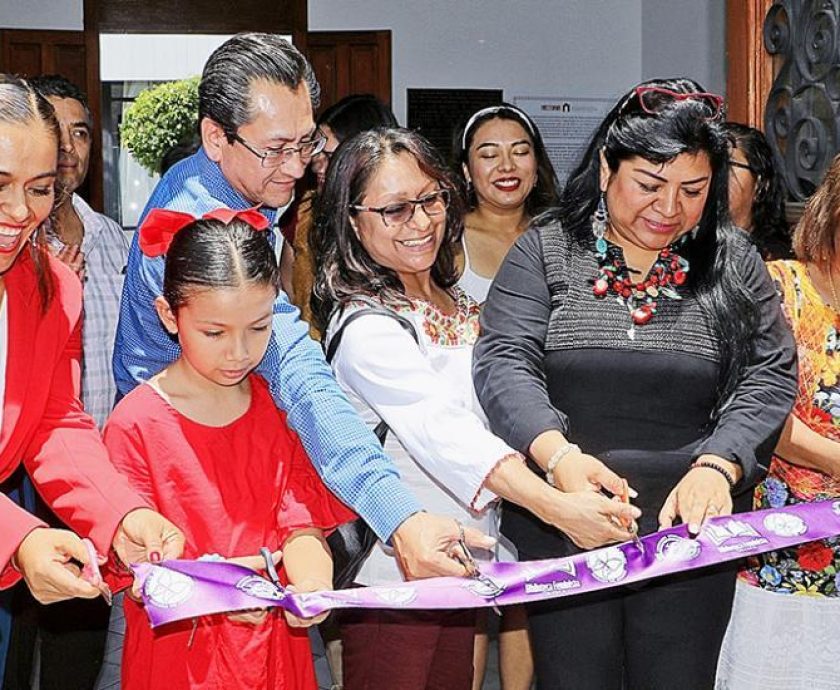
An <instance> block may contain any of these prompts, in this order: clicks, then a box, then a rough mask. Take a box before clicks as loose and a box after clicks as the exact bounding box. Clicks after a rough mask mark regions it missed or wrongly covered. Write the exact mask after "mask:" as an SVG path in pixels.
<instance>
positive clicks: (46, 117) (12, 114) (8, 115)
mask: <svg viewBox="0 0 840 690" xmlns="http://www.w3.org/2000/svg"><path fill="white" fill-rule="evenodd" d="M31 122H39V123H40V124H41V125H43V127H44V128H45V129H46V130H47V132H48V134H49V135H51V136H52V137H53V138H54V139H55V155H56V160H58V146H59V141H60V134H59V128H58V120H57V119H56V117H55V110H54V109H53V107H52V105H50V102H49V101H48V100H47V99H46V98H44V97H43V96H42V95H41V94H39V93H38V92H37V91H36V90H35V89H34V88H32V86H31V85H30V84H29V83H28V82H26V81H24V80H23V79H20V78H18V77H15V76H13V75H11V74H1V73H0V123H5V124H11V125H25V124H29V123H31ZM29 251H30V253H31V255H32V260H33V262H34V263H35V275H36V277H37V281H38V296H39V297H40V300H41V311H42V312H45V311H46V310H47V308H48V307H49V306H50V302H52V298H53V296H54V294H55V278H54V276H53V274H52V269H50V265H49V259H48V249H47V239H46V229H45V227H44V225H43V224H42V225H41V227H39V228H38V229H37V230H36V231H35V234H34V235H33V236H32V243H31V244H30V249H29Z"/></svg>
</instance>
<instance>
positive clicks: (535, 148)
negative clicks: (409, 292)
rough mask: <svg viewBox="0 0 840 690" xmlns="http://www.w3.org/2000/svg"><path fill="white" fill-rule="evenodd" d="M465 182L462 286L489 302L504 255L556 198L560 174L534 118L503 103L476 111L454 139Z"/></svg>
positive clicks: (480, 299)
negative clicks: (553, 164) (555, 171)
mask: <svg viewBox="0 0 840 690" xmlns="http://www.w3.org/2000/svg"><path fill="white" fill-rule="evenodd" d="M452 158H453V160H454V161H457V163H459V165H458V171H457V172H458V173H459V174H460V175H462V176H463V178H464V181H465V183H466V202H467V210H468V213H467V216H466V218H465V229H464V239H463V273H462V276H461V280H460V283H459V284H460V286H461V287H462V288H463V289H464V291H465V292H466V293H467V294H469V295H471V296H472V297H474V298H475V299H476V300H478V301H479V302H484V300H485V299H486V298H487V292H488V290H489V289H490V283H491V282H493V278H494V276H495V275H496V271H497V270H498V269H499V266H501V264H502V260H503V259H504V258H505V256H506V255H507V253H508V250H509V249H510V248H511V247H512V246H513V243H514V242H515V241H516V239H517V238H518V237H519V236H520V235H521V234H522V233H523V232H524V231H525V228H526V227H527V226H528V223H529V222H530V220H531V218H533V217H534V216H536V215H537V214H539V213H541V212H542V211H544V210H545V209H547V208H549V207H551V206H553V205H554V204H555V203H556V201H557V176H556V175H555V174H554V168H553V167H552V165H551V161H550V160H549V158H548V153H547V152H546V150H545V146H544V145H543V141H542V137H541V136H540V133H539V130H538V129H537V128H536V126H535V124H534V123H533V121H532V120H531V119H530V118H529V117H528V116H527V115H526V114H525V113H524V112H522V111H521V110H520V109H519V108H516V107H514V106H512V105H508V104H506V103H503V104H501V105H497V106H490V107H489V108H482V109H481V110H479V111H477V112H476V113H474V114H473V115H472V116H471V117H470V119H469V120H468V121H467V124H466V125H465V126H464V129H463V130H462V131H461V132H460V133H459V135H458V137H457V139H456V141H455V150H454V151H453V157H452Z"/></svg>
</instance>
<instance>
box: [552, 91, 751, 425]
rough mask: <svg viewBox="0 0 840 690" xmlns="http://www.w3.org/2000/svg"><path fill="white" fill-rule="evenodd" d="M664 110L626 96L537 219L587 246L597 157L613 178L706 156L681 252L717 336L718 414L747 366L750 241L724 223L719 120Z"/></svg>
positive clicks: (679, 108) (679, 105)
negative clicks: (705, 181)
mask: <svg viewBox="0 0 840 690" xmlns="http://www.w3.org/2000/svg"><path fill="white" fill-rule="evenodd" d="M641 86H655V87H659V88H663V89H668V90H670V91H674V92H677V93H697V92H703V91H705V89H703V88H702V87H701V86H700V84H698V83H697V82H695V81H693V80H691V79H685V78H676V79H655V80H651V81H647V82H644V83H643V84H641ZM661 105H662V107H661V109H660V110H659V111H658V112H657V114H649V113H647V112H645V111H644V110H643V109H642V107H641V104H640V102H639V97H638V96H637V95H636V90H635V88H634V89H633V90H631V91H630V92H628V93H627V94H625V95H624V96H623V97H622V98H621V99H620V100H619V101H618V103H617V104H616V105H615V107H613V109H612V110H611V111H610V113H609V114H608V115H607V117H606V118H605V119H604V121H603V122H602V123H601V125H600V127H599V128H598V130H597V131H596V132H595V135H594V136H593V138H592V141H591V142H590V144H589V146H588V147H587V149H586V151H585V153H584V154H583V158H582V160H581V162H580V163H579V164H578V166H577V168H576V169H575V170H574V171H573V172H572V173H571V175H570V177H569V179H568V182H567V183H566V187H565V188H564V190H563V193H562V195H561V198H560V204H559V206H558V208H557V209H556V210H555V211H551V212H548V213H546V214H544V215H543V216H541V217H540V218H539V219H537V223H538V224H540V225H546V224H557V223H560V224H562V227H563V231H566V232H569V233H570V234H571V236H572V238H573V239H574V241H575V242H577V243H578V244H580V245H582V246H589V245H590V244H591V242H592V229H591V216H592V214H593V213H594V211H595V208H596V206H597V204H598V199H599V197H600V195H601V188H600V166H601V163H600V154H601V152H603V154H604V157H605V159H606V162H607V165H608V166H609V168H610V170H611V171H612V172H613V173H615V172H616V171H617V170H618V168H619V166H620V165H621V163H622V162H624V161H627V160H629V159H631V158H634V157H636V156H639V157H641V158H644V159H645V160H648V161H650V162H653V163H657V164H661V165H665V164H666V163H669V162H670V161H672V160H674V159H675V158H676V157H677V156H679V155H680V154H683V153H687V154H697V153H705V154H706V155H707V156H708V157H709V162H710V163H711V168H712V179H711V182H710V185H709V194H708V198H707V199H706V205H705V207H704V208H703V214H702V216H701V218H700V223H699V224H698V226H697V228H696V230H695V231H694V232H693V233H692V236H691V237H690V239H689V241H688V242H687V243H686V245H685V246H684V247H683V249H682V250H681V251H680V253H681V254H682V255H683V256H684V257H685V258H687V259H688V260H689V262H690V266H691V271H690V272H689V274H688V275H689V283H688V284H689V286H691V287H692V288H693V290H694V291H695V294H696V295H697V299H698V301H699V303H700V305H701V307H702V309H703V310H704V312H705V313H706V314H707V315H708V317H709V319H710V321H711V323H712V325H713V328H714V330H715V332H716V335H717V340H718V348H719V351H720V374H719V379H718V392H719V396H718V407H717V410H716V412H715V414H719V413H720V411H721V408H722V406H724V405H725V404H726V402H727V400H728V399H729V396H730V395H731V393H732V391H733V390H734V389H735V386H736V384H737V381H738V377H739V376H740V373H741V371H742V369H743V367H744V365H745V364H746V362H747V358H748V357H749V354H750V347H751V345H750V343H751V339H752V335H753V333H754V331H755V328H756V325H757V323H758V305H757V304H756V303H755V300H754V298H753V296H752V295H751V294H750V293H749V291H748V290H747V289H746V288H745V287H744V281H743V279H742V277H741V274H742V269H741V262H742V259H743V256H744V250H745V248H746V247H747V244H748V240H747V239H746V238H745V236H744V233H743V232H742V231H740V230H738V229H737V228H734V227H733V226H732V224H731V222H730V220H729V195H728V183H729V167H728V162H727V161H728V142H727V138H726V134H725V133H724V131H723V128H722V126H721V122H720V121H719V120H718V119H717V118H713V117H710V116H711V115H713V113H712V112H711V111H710V108H709V106H708V105H706V104H704V103H702V102H700V101H696V100H683V101H674V102H672V103H671V104H670V105H666V104H661ZM558 230H559V228H558Z"/></svg>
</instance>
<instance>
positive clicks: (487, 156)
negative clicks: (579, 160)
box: [453, 104, 557, 690]
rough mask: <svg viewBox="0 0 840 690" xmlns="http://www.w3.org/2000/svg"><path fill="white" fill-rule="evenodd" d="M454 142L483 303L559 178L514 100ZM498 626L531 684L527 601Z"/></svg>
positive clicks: (518, 670) (507, 679) (479, 651)
mask: <svg viewBox="0 0 840 690" xmlns="http://www.w3.org/2000/svg"><path fill="white" fill-rule="evenodd" d="M454 148H455V150H454V151H453V154H454V155H453V160H455V161H457V162H458V163H459V164H460V165H459V166H458V170H457V172H458V174H460V175H462V176H463V178H464V180H465V182H466V205H467V209H468V213H467V215H466V217H465V219H464V221H465V228H464V235H463V239H462V244H461V246H462V254H461V256H462V262H463V270H462V273H461V278H460V280H459V281H458V284H459V286H460V287H461V288H462V289H463V290H464V292H466V293H467V294H468V295H470V296H471V297H474V298H475V299H476V300H477V301H478V302H479V303H483V302H484V300H485V299H487V292H488V291H489V290H490V283H492V282H493V278H494V277H495V275H496V271H497V270H498V269H499V266H501V264H502V261H503V260H504V258H505V256H506V255H507V253H508V250H509V249H510V248H511V247H512V246H513V243H514V242H515V241H516V239H517V238H518V237H519V236H520V235H521V234H522V233H523V232H524V231H525V228H526V227H527V226H528V223H529V222H530V220H531V218H533V217H534V216H535V215H537V214H538V213H540V212H542V211H543V210H545V209H546V208H548V207H550V206H552V205H554V203H555V202H556V199H557V178H556V176H555V174H554V168H553V167H552V165H551V161H550V160H549V158H548V154H547V153H546V150H545V146H544V145H543V141H542V138H541V137H540V133H539V130H538V129H537V128H536V126H535V125H534V123H533V122H532V121H531V119H530V118H529V117H528V116H527V115H526V114H525V113H524V112H522V111H521V110H520V109H519V108H515V107H514V106H512V105H508V104H502V105H496V106H490V107H488V108H482V109H481V110H478V111H477V112H475V113H473V115H472V116H471V117H470V118H469V120H467V123H466V125H465V126H464V128H463V129H462V130H461V131H460V132H459V133H458V135H457V139H456V141H455V147H454ZM514 552H515V550H514V547H513V545H512V544H511V543H510V542H507V540H505V539H504V538H503V539H502V541H501V543H500V545H499V557H500V559H502V560H515V553H514ZM486 621H487V619H486V617H485V616H480V618H479V634H478V636H477V637H476V646H475V650H476V653H475V677H474V681H473V688H480V687H481V685H482V682H483V680H484V668H485V665H486V658H487V634H486V632H485V628H486ZM500 628H501V630H500V634H499V666H500V668H499V671H500V673H501V677H502V681H503V685H504V687H505V688H509V689H510V690H527V689H528V688H530V687H531V680H532V678H533V672H534V667H533V662H532V660H531V643H530V640H529V636H528V620H527V617H526V615H525V608H524V607H522V606H514V607H509V608H507V609H505V611H504V614H503V617H502V620H501V623H500Z"/></svg>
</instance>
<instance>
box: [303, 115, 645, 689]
mask: <svg viewBox="0 0 840 690" xmlns="http://www.w3.org/2000/svg"><path fill="white" fill-rule="evenodd" d="M454 190H455V183H454V181H453V179H452V176H451V174H450V173H449V172H448V171H447V170H446V168H445V166H444V163H443V161H442V160H441V159H440V157H439V155H438V154H437V153H436V152H435V150H434V149H433V147H432V146H431V144H429V142H428V141H426V140H425V139H424V138H423V137H421V136H420V135H419V134H416V133H414V132H409V131H407V130H400V129H390V130H376V131H373V132H367V133H364V134H360V135H358V136H356V137H353V138H352V139H350V140H348V141H345V142H344V143H342V145H341V147H340V148H339V149H338V151H337V152H336V155H335V156H334V158H333V161H332V163H331V164H330V168H329V170H328V171H327V179H326V184H325V186H324V190H323V192H322V193H321V195H320V197H319V199H318V206H317V210H316V223H315V227H314V233H315V236H314V244H313V246H314V247H315V248H316V265H317V266H318V274H317V277H316V281H315V291H314V297H315V298H314V300H313V306H314V313H315V317H316V320H317V322H318V324H319V325H320V327H321V328H323V329H324V332H325V334H326V338H325V344H326V347H327V358H328V359H330V360H331V362H332V365H333V369H334V371H335V375H336V379H337V380H338V382H339V384H340V385H341V386H342V388H344V390H345V391H346V392H347V394H348V397H349V398H350V400H351V402H352V403H353V405H354V407H355V408H356V409H357V410H358V411H359V413H360V415H361V416H362V418H363V419H364V420H365V421H366V422H367V423H368V424H369V425H370V426H371V427H378V428H379V429H380V430H381V431H380V438H384V441H385V450H386V452H387V453H388V455H389V456H390V457H391V458H393V459H394V462H395V464H396V466H397V469H398V470H399V473H400V477H401V478H402V480H403V482H405V483H406V484H407V485H408V486H410V488H411V489H412V490H413V492H414V493H415V495H416V496H417V497H418V499H420V501H421V503H422V504H423V505H424V507H425V508H426V509H428V510H430V511H434V512H436V513H438V514H442V515H449V516H452V518H453V520H457V521H459V522H460V523H461V524H462V525H467V526H472V527H477V528H479V529H481V530H483V531H490V530H491V528H492V526H493V515H492V512H491V504H492V503H493V501H494V500H495V499H496V498H497V497H503V498H505V499H507V500H509V501H511V502H513V503H515V504H517V505H521V506H524V507H525V508H526V509H527V510H529V511H532V512H534V514H536V515H538V516H539V519H540V520H541V521H542V522H544V523H547V528H549V529H554V528H555V527H556V528H559V529H563V530H565V531H567V532H568V533H569V534H570V535H572V537H573V538H574V539H576V540H579V542H580V543H581V544H582V545H584V546H586V547H595V546H598V545H601V544H604V543H608V542H612V541H617V540H621V539H626V538H628V537H629V536H630V535H629V531H628V530H627V529H626V528H623V527H619V526H618V524H617V523H618V522H620V521H622V520H623V521H624V523H625V524H628V523H629V522H631V521H632V520H633V519H634V516H635V515H637V511H635V509H634V508H633V507H632V506H629V505H621V504H619V503H616V502H614V501H611V500H609V499H608V498H606V497H604V496H601V495H599V494H596V493H595V492H591V491H581V492H578V493H574V494H571V493H570V494H562V493H560V492H558V491H556V490H555V489H553V488H551V487H550V486H548V485H547V484H546V483H545V482H542V481H541V480H540V479H539V478H538V477H536V476H535V475H534V474H533V473H531V472H530V471H528V469H527V468H526V467H525V465H524V463H523V462H522V457H521V456H520V455H519V454H518V453H517V452H516V451H514V450H513V449H512V448H510V447H509V446H508V445H506V444H505V443H504V442H502V441H501V440H500V439H498V438H497V437H495V436H493V435H492V434H491V433H490V432H489V431H487V429H486V427H485V418H484V414H483V412H482V410H481V407H480V406H479V405H478V403H477V401H476V399H475V393H474V390H473V384H472V377H471V360H472V348H473V343H474V342H475V339H476V337H477V335H478V303H477V302H476V301H475V300H473V299H472V298H470V297H468V296H467V295H466V294H465V293H464V292H463V290H461V289H459V288H458V287H457V286H456V285H455V283H456V281H457V271H456V268H455V252H456V251H457V248H458V246H459V243H460V238H461V230H462V227H463V226H462V222H463V221H462V215H461V210H460V206H459V200H458V198H457V196H456V195H455V194H454ZM383 425H385V426H384V429H383ZM383 431H384V433H382V432H383ZM592 468H593V479H594V480H595V481H599V482H601V483H604V484H607V485H610V486H611V487H613V490H618V489H617V487H619V486H621V484H622V480H621V478H620V477H618V476H617V475H615V474H614V473H612V472H609V471H607V470H606V468H605V467H604V466H603V465H601V464H600V463H597V462H595V461H593V463H592ZM455 555H456V556H457V557H458V558H459V559H461V560H462V562H463V564H464V569H465V574H470V573H474V569H473V567H472V565H471V564H470V558H469V557H468V556H467V554H465V553H463V552H462V551H460V550H459V549H458V550H456V552H455ZM475 556H476V558H477V559H478V560H479V562H480V561H481V560H482V559H487V558H489V553H482V554H479V553H476V554H475ZM479 567H480V566H479ZM399 579H401V572H400V568H399V565H398V563H397V561H396V558H395V556H394V553H393V551H392V550H391V549H390V548H389V547H388V546H387V545H385V544H381V543H380V544H377V545H376V546H375V547H374V548H373V551H372V553H371V554H370V556H369V557H368V558H367V560H366V561H365V563H364V565H363V566H362V569H361V572H360V573H359V577H358V579H357V581H358V582H359V583H361V584H385V583H391V582H394V581H395V580H399ZM342 631H343V634H342V642H343V645H344V685H345V689H346V690H358V689H359V688H372V687H387V688H389V689H392V690H425V689H427V688H429V689H431V688H446V689H447V690H469V688H470V687H471V682H472V675H473V639H474V633H475V613H474V612H473V611H420V612H404V611H393V610H384V611H362V610H352V609H351V610H348V611H345V612H344V614H343V616H342ZM395 659H398V660H399V662H398V663H395Z"/></svg>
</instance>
